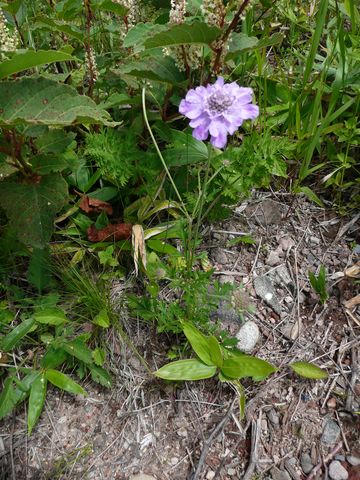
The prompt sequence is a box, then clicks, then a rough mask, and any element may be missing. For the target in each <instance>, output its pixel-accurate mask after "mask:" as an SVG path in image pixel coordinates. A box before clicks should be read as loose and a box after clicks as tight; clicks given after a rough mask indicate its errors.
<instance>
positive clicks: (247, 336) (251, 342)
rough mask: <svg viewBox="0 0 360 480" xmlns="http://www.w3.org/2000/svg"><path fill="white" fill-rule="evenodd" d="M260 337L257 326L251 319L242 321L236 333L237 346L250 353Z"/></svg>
mask: <svg viewBox="0 0 360 480" xmlns="http://www.w3.org/2000/svg"><path fill="white" fill-rule="evenodd" d="M259 337H260V330H259V327H258V326H257V325H256V323H255V322H252V321H251V320H250V321H248V322H246V323H244V325H243V326H242V327H241V328H240V330H239V331H238V333H237V334H236V338H237V339H238V344H237V348H238V349H239V350H241V351H242V352H245V353H250V352H251V351H252V350H253V349H254V347H255V345H256V344H257V342H258V340H259Z"/></svg>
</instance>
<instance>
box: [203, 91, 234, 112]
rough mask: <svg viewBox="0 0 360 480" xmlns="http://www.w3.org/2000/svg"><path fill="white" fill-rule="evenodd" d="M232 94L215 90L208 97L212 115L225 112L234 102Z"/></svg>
mask: <svg viewBox="0 0 360 480" xmlns="http://www.w3.org/2000/svg"><path fill="white" fill-rule="evenodd" d="M233 101H234V99H233V97H232V96H229V95H226V94H224V93H222V92H215V93H213V94H212V95H210V97H209V98H208V107H209V111H210V113H211V115H219V114H220V113H223V112H225V111H226V110H227V109H228V108H229V107H230V106H231V105H232V103H233Z"/></svg>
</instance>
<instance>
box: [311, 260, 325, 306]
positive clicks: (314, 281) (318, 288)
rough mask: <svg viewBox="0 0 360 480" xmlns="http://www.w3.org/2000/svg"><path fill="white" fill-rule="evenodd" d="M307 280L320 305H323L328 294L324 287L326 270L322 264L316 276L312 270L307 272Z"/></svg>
mask: <svg viewBox="0 0 360 480" xmlns="http://www.w3.org/2000/svg"><path fill="white" fill-rule="evenodd" d="M309 280H310V284H311V286H312V288H313V289H314V290H315V292H316V293H317V294H318V295H319V297H320V302H321V303H322V305H324V304H325V303H326V301H327V299H328V298H329V294H328V291H327V289H326V272H325V267H324V265H321V267H320V270H319V275H318V276H315V274H314V273H313V272H309Z"/></svg>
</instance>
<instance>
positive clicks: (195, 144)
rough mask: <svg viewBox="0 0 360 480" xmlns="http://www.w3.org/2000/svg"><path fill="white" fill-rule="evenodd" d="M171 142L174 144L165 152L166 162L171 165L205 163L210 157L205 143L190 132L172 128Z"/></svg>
mask: <svg viewBox="0 0 360 480" xmlns="http://www.w3.org/2000/svg"><path fill="white" fill-rule="evenodd" d="M171 143H172V145H171V146H170V147H169V148H167V149H166V150H164V152H163V155H164V158H165V160H166V163H167V165H168V166H170V167H180V166H182V165H193V164H196V163H204V162H206V161H207V160H208V158H209V152H208V149H207V147H206V145H205V143H204V142H201V141H200V140H197V139H196V138H194V137H193V136H192V135H191V134H189V133H184V132H178V131H174V130H172V132H171Z"/></svg>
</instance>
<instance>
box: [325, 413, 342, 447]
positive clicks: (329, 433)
mask: <svg viewBox="0 0 360 480" xmlns="http://www.w3.org/2000/svg"><path fill="white" fill-rule="evenodd" d="M339 435H340V427H339V425H338V424H337V423H336V422H334V420H331V418H327V419H326V420H325V423H324V428H323V433H322V437H321V441H322V443H325V444H326V445H333V444H334V443H336V441H337V439H338V438H339Z"/></svg>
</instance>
